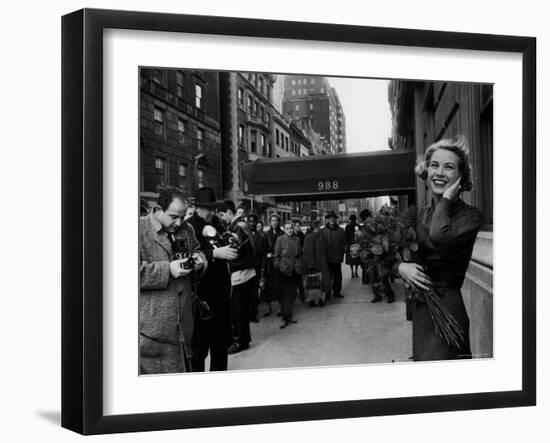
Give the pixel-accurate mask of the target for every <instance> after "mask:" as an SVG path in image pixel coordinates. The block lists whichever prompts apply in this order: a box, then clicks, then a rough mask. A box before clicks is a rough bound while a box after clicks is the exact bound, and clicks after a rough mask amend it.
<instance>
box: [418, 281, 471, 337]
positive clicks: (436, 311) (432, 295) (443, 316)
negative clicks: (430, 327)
mask: <svg viewBox="0 0 550 443" xmlns="http://www.w3.org/2000/svg"><path fill="white" fill-rule="evenodd" d="M420 292H421V293H422V295H423V296H424V299H425V300H426V306H427V308H428V312H429V313H430V317H431V318H432V321H433V323H434V329H435V332H436V334H437V335H438V337H440V338H441V339H442V340H445V342H446V343H447V344H448V345H449V346H454V347H456V348H460V347H461V346H462V344H463V343H464V331H463V330H462V328H461V327H460V325H459V324H458V322H457V321H456V319H455V318H454V317H453V315H452V314H451V313H450V312H449V310H448V309H447V307H446V306H445V305H444V304H443V303H442V302H441V298H440V297H439V294H437V292H436V291H435V289H430V290H429V291H420Z"/></svg>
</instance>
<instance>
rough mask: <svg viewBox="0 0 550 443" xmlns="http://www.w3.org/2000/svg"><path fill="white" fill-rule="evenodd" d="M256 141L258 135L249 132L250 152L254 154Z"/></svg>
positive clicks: (254, 132)
mask: <svg viewBox="0 0 550 443" xmlns="http://www.w3.org/2000/svg"><path fill="white" fill-rule="evenodd" d="M257 139H258V133H257V132H256V131H250V152H256V151H257V147H256V144H257V141H258V140H257Z"/></svg>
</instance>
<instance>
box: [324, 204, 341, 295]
mask: <svg viewBox="0 0 550 443" xmlns="http://www.w3.org/2000/svg"><path fill="white" fill-rule="evenodd" d="M337 218H338V217H337V215H336V213H335V212H334V211H329V212H328V213H327V215H326V219H327V224H326V225H325V227H324V228H323V229H321V238H322V239H323V242H324V244H325V253H326V257H327V262H328V268H329V272H330V279H331V281H332V296H333V297H336V298H343V297H344V296H343V295H342V294H341V291H342V261H343V258H344V253H345V252H346V233H345V232H344V230H343V229H342V228H341V227H340V226H339V225H338V223H337Z"/></svg>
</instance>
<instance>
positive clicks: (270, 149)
mask: <svg viewBox="0 0 550 443" xmlns="http://www.w3.org/2000/svg"><path fill="white" fill-rule="evenodd" d="M272 155H273V148H272V147H271V143H268V144H267V156H268V157H271V156H272Z"/></svg>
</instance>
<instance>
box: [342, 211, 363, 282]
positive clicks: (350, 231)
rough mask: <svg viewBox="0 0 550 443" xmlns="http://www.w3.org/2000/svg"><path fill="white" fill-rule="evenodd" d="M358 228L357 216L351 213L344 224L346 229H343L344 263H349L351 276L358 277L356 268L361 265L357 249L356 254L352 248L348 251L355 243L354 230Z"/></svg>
mask: <svg viewBox="0 0 550 443" xmlns="http://www.w3.org/2000/svg"><path fill="white" fill-rule="evenodd" d="M358 228H359V225H358V224H357V216H356V215H355V214H351V215H350V216H349V223H348V224H347V225H346V229H345V230H344V232H345V234H346V265H349V267H350V270H351V278H358V277H359V274H358V272H357V271H358V269H359V266H360V265H361V259H360V258H359V251H357V254H355V255H354V251H353V248H352V250H351V251H350V246H352V245H356V244H357V243H356V241H355V231H356V230H357V229H358Z"/></svg>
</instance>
